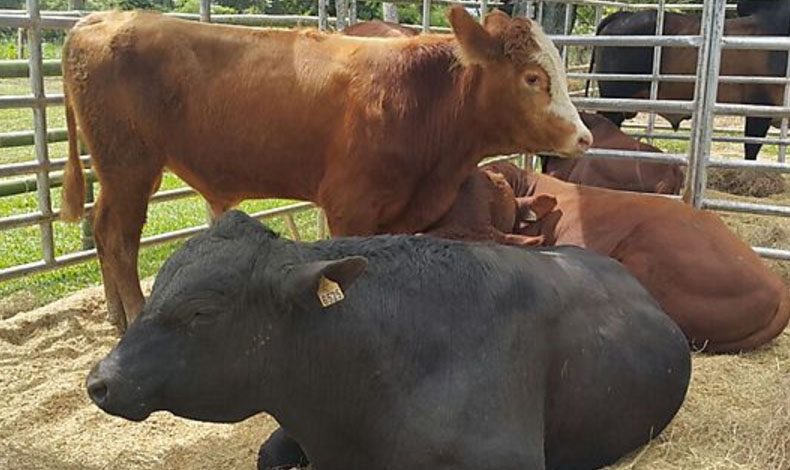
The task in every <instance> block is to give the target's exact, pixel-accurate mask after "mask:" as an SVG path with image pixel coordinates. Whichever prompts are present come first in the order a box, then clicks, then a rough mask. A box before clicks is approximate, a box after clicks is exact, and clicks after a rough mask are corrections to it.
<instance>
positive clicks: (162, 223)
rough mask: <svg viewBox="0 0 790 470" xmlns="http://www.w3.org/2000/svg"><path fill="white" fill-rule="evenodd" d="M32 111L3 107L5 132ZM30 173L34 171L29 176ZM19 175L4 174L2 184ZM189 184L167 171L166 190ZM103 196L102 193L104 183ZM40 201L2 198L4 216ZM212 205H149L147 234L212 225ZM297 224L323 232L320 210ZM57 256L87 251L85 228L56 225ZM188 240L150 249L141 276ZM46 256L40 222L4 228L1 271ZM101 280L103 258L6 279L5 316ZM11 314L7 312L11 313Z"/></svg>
mask: <svg viewBox="0 0 790 470" xmlns="http://www.w3.org/2000/svg"><path fill="white" fill-rule="evenodd" d="M45 86H46V91H47V93H61V91H62V84H61V81H60V79H47V80H46V85H45ZM27 93H29V84H28V81H27V80H26V79H6V80H0V95H23V94H27ZM32 122H33V117H32V112H31V111H30V110H29V109H11V110H0V129H1V130H0V132H11V131H21V130H29V129H31V128H32ZM47 125H48V127H49V128H51V129H54V128H62V127H65V118H64V114H63V107H52V108H49V109H47ZM66 151H67V150H66V144H65V142H59V143H52V144H50V145H49V153H50V158H51V159H58V158H65V156H66ZM35 158H36V157H35V151H34V149H33V147H32V146H25V147H14V148H3V149H0V164H8V163H19V162H25V161H33V160H35ZM27 177H29V175H28V176H27ZM12 179H14V178H0V183H3V182H7V181H11V180H12ZM184 186H185V185H184V183H183V182H182V181H181V180H179V179H178V178H177V177H176V176H174V175H172V174H169V173H168V174H166V175H165V178H164V179H163V181H162V187H161V189H162V190H168V189H175V188H180V187H184ZM96 188H97V195H98V185H96ZM51 198H52V204H53V207H54V208H59V207H60V188H54V189H52V190H51ZM292 202H293V201H285V200H267V201H247V202H244V203H243V204H242V205H241V206H240V207H239V208H240V209H242V210H244V211H246V212H257V211H261V210H265V209H269V208H273V207H280V206H284V205H287V204H290V203H292ZM36 209H37V199H36V194H35V193H25V194H20V195H16V196H10V197H3V198H0V218H2V217H7V216H11V215H16V214H25V213H30V212H35V211H36ZM206 214H207V212H206V206H205V203H204V202H203V200H202V198H200V197H198V196H194V197H189V198H185V199H179V200H176V201H170V202H165V203H161V204H153V205H151V206H150V207H149V211H148V223H147V224H146V226H145V228H144V233H143V236H144V237H147V236H151V235H156V234H160V233H165V232H169V231H172V230H177V229H181V228H186V227H191V226H196V225H200V224H204V223H206V220H207V215H206ZM296 222H297V226H298V227H299V230H300V233H301V235H302V236H303V237H304V238H307V239H311V238H315V237H316V236H317V230H316V227H317V216H316V212H315V211H308V212H304V213H300V214H299V215H298V216H297V217H296ZM267 223H268V224H269V225H270V226H271V227H272V228H273V229H275V230H277V231H279V232H281V233H286V232H285V230H286V229H285V225H284V223H283V221H282V220H280V219H279V218H275V219H271V220H270V221H267ZM54 233H55V246H56V254H57V255H63V254H65V253H70V252H74V251H78V250H80V249H81V228H80V225H79V224H64V223H62V222H59V221H58V222H55V223H54ZM181 243H182V242H180V241H176V242H170V243H166V244H163V245H159V246H153V247H147V248H144V249H143V250H142V252H141V255H140V275H141V276H142V277H147V276H151V275H154V274H155V273H156V271H157V270H158V269H159V267H160V266H161V265H162V263H163V262H164V260H165V259H166V258H167V257H168V256H169V255H170V254H171V253H172V252H173V251H174V250H175V249H176V248H178V246H180V244H181ZM41 258H42V247H41V242H40V229H39V227H38V226H30V227H24V228H17V229H13V230H10V231H4V232H0V269H3V268H7V267H11V266H16V265H20V264H24V263H30V262H34V261H38V260H40V259H41ZM100 283H101V274H100V272H99V266H98V262H96V261H91V262H88V263H84V264H80V265H76V266H71V267H68V268H65V269H61V270H58V271H54V272H48V273H42V274H36V275H33V276H27V277H24V278H20V279H16V280H10V281H6V282H0V299H2V300H0V316H2V315H3V312H4V311H5V312H9V311H13V310H26V309H29V308H32V307H35V306H39V305H43V304H45V303H48V302H51V301H52V300H55V299H57V298H60V297H62V296H64V295H66V294H68V293H70V292H73V291H76V290H79V289H82V288H84V287H87V286H91V285H97V284H100ZM7 314H8V313H6V315H7Z"/></svg>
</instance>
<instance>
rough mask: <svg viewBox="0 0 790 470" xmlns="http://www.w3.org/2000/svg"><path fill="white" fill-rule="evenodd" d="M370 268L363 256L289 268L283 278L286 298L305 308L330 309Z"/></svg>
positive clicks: (315, 262) (302, 264) (313, 262)
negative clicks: (318, 306)
mask: <svg viewBox="0 0 790 470" xmlns="http://www.w3.org/2000/svg"><path fill="white" fill-rule="evenodd" d="M367 266H368V260H367V259H366V258H364V257H362V256H350V257H347V258H342V259H338V260H329V261H312V262H309V263H301V264H296V265H292V266H290V267H288V268H287V270H286V272H285V276H284V279H283V290H284V293H285V296H286V299H287V300H288V301H290V302H295V303H298V304H301V305H316V304H315V302H318V303H319V304H320V305H322V306H323V307H328V306H330V305H332V304H334V303H337V302H340V301H342V300H343V299H344V298H345V291H347V290H348V288H349V287H351V285H352V284H353V283H354V281H356V280H357V278H358V277H359V276H360V275H361V274H362V273H363V272H364V271H365V268H367Z"/></svg>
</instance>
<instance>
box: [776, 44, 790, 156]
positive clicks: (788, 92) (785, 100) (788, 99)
mask: <svg viewBox="0 0 790 470" xmlns="http://www.w3.org/2000/svg"><path fill="white" fill-rule="evenodd" d="M785 60H787V67H785V78H787V79H788V80H787V82H786V83H785V87H784V91H783V93H784V95H783V97H782V105H783V106H784V107H785V108H788V107H790V50H788V51H787V56H786V58H785ZM787 126H788V118H787V116H785V117H783V118H782V124H781V127H780V130H779V135H780V137H781V138H782V140H784V139H786V138H787ZM786 153H787V146H786V145H781V146H780V147H779V155H778V156H777V158H778V159H779V161H780V162H784V161H785V157H786Z"/></svg>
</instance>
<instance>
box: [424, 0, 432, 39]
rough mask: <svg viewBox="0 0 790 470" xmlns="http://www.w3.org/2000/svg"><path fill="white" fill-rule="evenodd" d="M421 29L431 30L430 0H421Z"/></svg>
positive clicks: (426, 31) (428, 31) (427, 31)
mask: <svg viewBox="0 0 790 470" xmlns="http://www.w3.org/2000/svg"><path fill="white" fill-rule="evenodd" d="M422 31H423V32H424V33H430V32H431V0H422Z"/></svg>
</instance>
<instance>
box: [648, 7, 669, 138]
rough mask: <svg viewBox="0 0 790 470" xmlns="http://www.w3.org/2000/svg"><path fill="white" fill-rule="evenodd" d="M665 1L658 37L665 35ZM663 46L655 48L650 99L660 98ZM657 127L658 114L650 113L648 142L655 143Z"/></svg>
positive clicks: (660, 8)
mask: <svg viewBox="0 0 790 470" xmlns="http://www.w3.org/2000/svg"><path fill="white" fill-rule="evenodd" d="M664 9H665V4H664V0H659V2H658V11H657V12H656V36H663V35H664ZM661 51H662V48H661V46H654V47H653V76H652V77H651V78H650V99H651V100H656V99H657V98H658V75H659V73H660V72H661ZM655 127H656V113H655V111H650V114H649V115H648V117H647V141H648V142H650V143H653V133H654V132H655Z"/></svg>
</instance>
